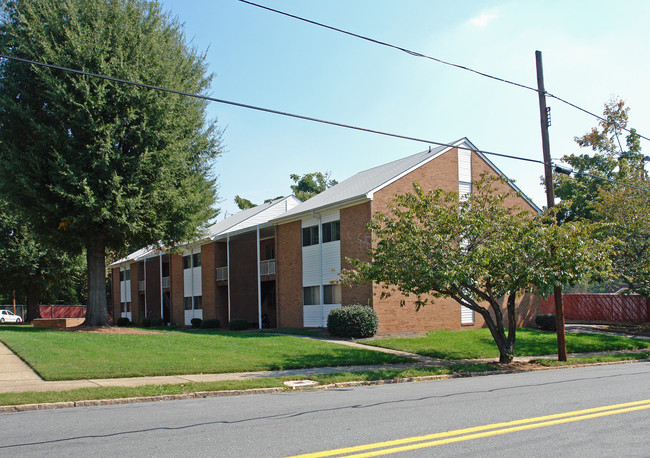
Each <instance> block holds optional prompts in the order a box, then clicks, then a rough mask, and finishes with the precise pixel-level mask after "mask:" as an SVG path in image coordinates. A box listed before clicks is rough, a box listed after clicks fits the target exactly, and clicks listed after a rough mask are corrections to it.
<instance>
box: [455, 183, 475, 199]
mask: <svg viewBox="0 0 650 458" xmlns="http://www.w3.org/2000/svg"><path fill="white" fill-rule="evenodd" d="M471 193H472V183H464V182H462V181H459V182H458V197H459V200H461V201H464V200H467V198H468V197H469V195H470V194H471Z"/></svg>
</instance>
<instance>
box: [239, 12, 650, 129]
mask: <svg viewBox="0 0 650 458" xmlns="http://www.w3.org/2000/svg"><path fill="white" fill-rule="evenodd" d="M239 1H240V2H241V3H246V4H247V5H251V6H255V7H257V8H261V9H264V10H267V11H270V12H273V13H277V14H280V15H283V16H287V17H290V18H292V19H296V20H299V21H303V22H306V23H308V24H312V25H315V26H318V27H322V28H325V29H329V30H332V31H335V32H339V33H342V34H345V35H349V36H351V37H355V38H359V39H361V40H365V41H368V42H371V43H375V44H378V45H380V46H386V47H388V48H392V49H396V50H398V51H402V52H404V53H406V54H409V55H411V56H414V57H421V58H424V59H429V60H432V61H435V62H438V63H440V64H443V65H449V66H451V67H455V68H458V69H461V70H465V71H468V72H471V73H475V74H477V75H480V76H483V77H485V78H490V79H493V80H496V81H499V82H501V83H506V84H510V85H512V86H516V87H519V88H522V89H527V90H529V91H533V92H536V93H539V92H540V91H539V89H537V88H534V87H532V86H527V85H525V84H522V83H517V82H516V81H511V80H508V79H505V78H500V77H498V76H494V75H490V74H489V73H484V72H481V71H479V70H475V69H473V68H470V67H466V66H464V65H460V64H456V63H453V62H449V61H446V60H443V59H440V58H437V57H433V56H428V55H426V54H422V53H420V52H417V51H412V50H410V49H407V48H403V47H401V46H397V45H394V44H391V43H387V42H385V41H380V40H377V39H374V38H370V37H367V36H364V35H360V34H357V33H354V32H350V31H347V30H344V29H340V28H338V27H333V26H331V25H327V24H323V23H321V22H317V21H314V20H311V19H307V18H304V17H301V16H297V15H295V14H291V13H287V12H285V11H281V10H277V9H274V8H270V7H268V6H264V5H260V4H258V3H254V2H251V1H249V0H239ZM544 95H546V96H547V97H551V98H553V99H555V100H557V101H559V102H562V103H564V104H566V105H568V106H570V107H572V108H575V109H577V110H580V111H582V112H584V113H586V114H588V115H590V116H593V117H594V118H597V119H599V120H601V121H607V120H606V119H605V118H603V117H602V116H600V115H597V114H596V113H593V112H591V111H589V110H587V109H585V108H582V107H580V106H578V105H576V104H574V103H571V102H569V101H568V100H565V99H563V98H561V97H558V96H556V95H554V94H551V93H550V92H548V91H544ZM619 127H620V128H621V129H623V130H625V131H627V132H630V133H632V131H631V130H630V129H627V128H625V127H622V126H619ZM636 135H638V136H639V137H640V138H643V139H645V140H650V138H648V137H646V136H644V135H641V134H639V133H638V132H636Z"/></svg>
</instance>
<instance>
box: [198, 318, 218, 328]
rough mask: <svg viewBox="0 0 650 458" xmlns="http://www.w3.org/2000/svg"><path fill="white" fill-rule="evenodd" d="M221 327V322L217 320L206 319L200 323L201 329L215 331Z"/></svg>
mask: <svg viewBox="0 0 650 458" xmlns="http://www.w3.org/2000/svg"><path fill="white" fill-rule="evenodd" d="M220 327H221V321H219V320H218V319H217V318H208V319H207V320H203V323H201V329H215V328H220Z"/></svg>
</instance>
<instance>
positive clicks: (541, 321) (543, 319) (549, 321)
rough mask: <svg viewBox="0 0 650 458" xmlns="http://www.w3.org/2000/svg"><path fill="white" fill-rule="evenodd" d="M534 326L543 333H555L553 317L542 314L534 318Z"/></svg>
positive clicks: (548, 314)
mask: <svg viewBox="0 0 650 458" xmlns="http://www.w3.org/2000/svg"><path fill="white" fill-rule="evenodd" d="M535 324H536V325H537V326H538V327H539V328H540V329H542V330H544V331H555V330H556V327H555V315H553V314H551V313H543V314H542V315H537V316H536V317H535Z"/></svg>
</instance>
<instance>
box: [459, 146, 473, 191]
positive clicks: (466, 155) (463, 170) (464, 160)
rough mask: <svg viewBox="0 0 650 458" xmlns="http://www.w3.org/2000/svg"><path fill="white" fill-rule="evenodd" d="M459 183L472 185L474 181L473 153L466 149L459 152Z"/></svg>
mask: <svg viewBox="0 0 650 458" xmlns="http://www.w3.org/2000/svg"><path fill="white" fill-rule="evenodd" d="M458 181H464V182H467V183H470V182H471V181H472V152H471V151H468V150H464V149H459V150H458Z"/></svg>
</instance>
